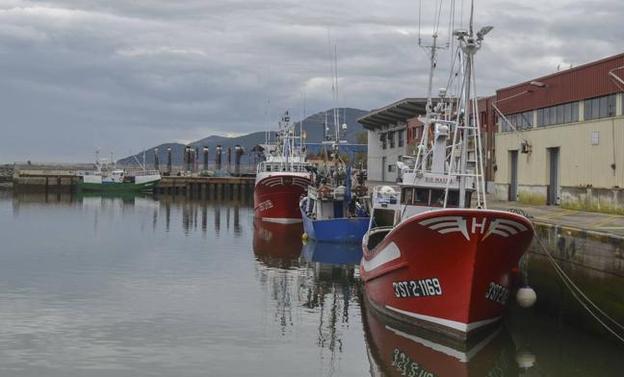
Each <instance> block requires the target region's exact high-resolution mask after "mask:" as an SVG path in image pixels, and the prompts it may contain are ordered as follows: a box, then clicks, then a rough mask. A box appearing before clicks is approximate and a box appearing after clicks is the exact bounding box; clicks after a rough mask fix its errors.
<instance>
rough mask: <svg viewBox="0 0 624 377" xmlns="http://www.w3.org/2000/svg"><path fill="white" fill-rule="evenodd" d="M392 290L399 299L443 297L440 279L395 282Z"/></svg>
mask: <svg viewBox="0 0 624 377" xmlns="http://www.w3.org/2000/svg"><path fill="white" fill-rule="evenodd" d="M392 289H393V290H394V295H395V296H396V297H398V298H407V297H428V296H442V285H441V284H440V280H439V279H438V278H430V279H422V280H408V281H395V282H393V283H392Z"/></svg>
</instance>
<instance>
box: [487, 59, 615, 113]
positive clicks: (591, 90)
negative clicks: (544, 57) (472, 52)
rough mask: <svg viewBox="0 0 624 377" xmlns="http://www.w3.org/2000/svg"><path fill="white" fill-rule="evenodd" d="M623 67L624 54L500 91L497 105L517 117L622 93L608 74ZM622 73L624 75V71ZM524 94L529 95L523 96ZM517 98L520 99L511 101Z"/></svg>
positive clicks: (497, 94)
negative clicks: (537, 83)
mask: <svg viewBox="0 0 624 377" xmlns="http://www.w3.org/2000/svg"><path fill="white" fill-rule="evenodd" d="M622 66H624V54H620V55H616V56H612V57H609V58H605V59H602V60H599V61H596V62H592V63H589V64H585V65H582V66H578V67H574V68H572V69H568V70H565V71H562V72H557V73H555V74H552V75H548V76H544V77H540V78H536V79H534V80H529V81H526V82H524V83H521V84H518V85H514V86H511V87H508V88H503V89H499V90H497V91H496V98H497V106H498V108H499V109H500V110H501V111H502V112H503V113H504V114H513V113H518V112H522V111H528V110H534V109H539V108H542V107H548V106H554V105H558V104H562V103H566V102H573V101H580V100H583V99H587V98H592V97H598V96H604V95H607V94H611V93H616V92H619V91H620V90H619V89H618V87H617V86H616V85H615V83H614V82H613V80H612V79H611V78H610V77H609V75H608V73H609V71H610V70H612V69H614V68H618V67H622ZM618 73H619V75H620V77H622V76H624V70H622V71H619V72H618ZM531 81H538V82H542V83H544V84H546V86H545V87H536V86H533V85H530V82H531ZM527 91H528V92H527ZM523 92H527V93H524V94H520V93H523ZM514 95H517V97H514V98H510V97H512V96H514Z"/></svg>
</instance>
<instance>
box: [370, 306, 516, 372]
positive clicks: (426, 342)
mask: <svg viewBox="0 0 624 377" xmlns="http://www.w3.org/2000/svg"><path fill="white" fill-rule="evenodd" d="M375 314H376V313H373V312H371V311H364V313H363V320H364V326H365V334H366V339H367V343H368V345H369V349H370V353H371V356H372V357H371V358H370V359H371V362H373V363H374V365H373V368H371V370H373V371H375V372H378V373H372V375H374V376H385V377H390V376H440V377H470V376H475V377H477V376H478V377H482V376H490V375H501V376H502V375H514V376H515V375H517V372H518V370H517V367H516V366H515V362H514V360H513V354H514V352H515V347H514V344H513V341H512V340H511V338H510V336H509V334H507V333H506V332H504V329H501V328H499V329H495V330H494V331H493V332H488V333H487V334H483V337H482V338H480V339H479V340H477V341H475V342H474V343H472V344H466V343H462V344H456V343H447V342H444V341H443V340H440V339H438V338H435V337H431V336H429V334H427V333H417V332H413V331H409V329H405V328H402V327H400V326H397V325H396V324H394V323H391V322H386V321H383V320H382V318H379V317H378V316H377V315H375Z"/></svg>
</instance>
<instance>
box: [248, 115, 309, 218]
mask: <svg viewBox="0 0 624 377" xmlns="http://www.w3.org/2000/svg"><path fill="white" fill-rule="evenodd" d="M301 135H302V131H301V130H300V132H299V136H297V135H295V127H294V126H292V125H291V124H290V118H289V116H288V112H286V113H285V114H284V116H283V117H282V120H281V121H280V123H279V129H278V132H277V134H276V138H277V140H276V142H275V143H273V144H269V143H267V144H265V145H263V146H262V150H263V152H264V158H265V160H264V161H262V162H260V163H259V164H258V167H257V172H256V184H255V187H254V215H255V217H256V218H259V219H262V221H269V222H275V223H281V224H291V223H298V222H301V211H300V210H299V200H300V199H301V196H302V195H304V194H305V193H306V191H307V189H308V185H310V183H311V173H310V172H309V171H308V169H307V167H308V165H309V164H308V163H306V161H305V153H304V150H303V138H302V137H301Z"/></svg>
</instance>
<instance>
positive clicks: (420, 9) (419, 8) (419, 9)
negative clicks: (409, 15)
mask: <svg viewBox="0 0 624 377" xmlns="http://www.w3.org/2000/svg"><path fill="white" fill-rule="evenodd" d="M421 18H422V0H420V1H419V2H418V45H419V46H420V45H421V44H422V37H421V31H420V29H421Z"/></svg>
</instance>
